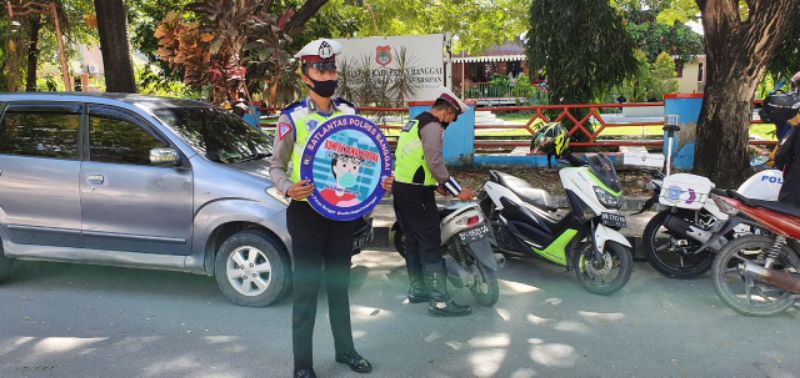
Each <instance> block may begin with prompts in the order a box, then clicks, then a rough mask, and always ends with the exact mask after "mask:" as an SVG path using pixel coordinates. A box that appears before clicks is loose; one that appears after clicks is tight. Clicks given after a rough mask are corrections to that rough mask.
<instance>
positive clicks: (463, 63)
mask: <svg viewBox="0 0 800 378" xmlns="http://www.w3.org/2000/svg"><path fill="white" fill-rule="evenodd" d="M466 54H467V52H466V51H464V49H463V48H462V49H461V99H462V100H463V99H464V88H466V87H467V83H466V82H465V81H464V71H466V70H467V62H466V61H465V60H464V58H465V57H466Z"/></svg>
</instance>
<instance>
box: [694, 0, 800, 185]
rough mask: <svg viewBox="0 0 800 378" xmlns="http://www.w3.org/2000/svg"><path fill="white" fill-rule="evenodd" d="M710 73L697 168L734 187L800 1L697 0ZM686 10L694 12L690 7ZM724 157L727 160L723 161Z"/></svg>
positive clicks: (744, 170) (740, 177)
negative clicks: (769, 74)
mask: <svg viewBox="0 0 800 378" xmlns="http://www.w3.org/2000/svg"><path fill="white" fill-rule="evenodd" d="M696 2H697V6H698V8H699V10H700V11H701V12H702V20H703V29H704V31H705V36H704V38H705V49H706V70H707V72H708V74H707V79H706V85H705V97H704V100H703V107H702V109H701V111H700V119H699V122H698V124H697V143H696V145H695V160H694V167H695V171H697V172H698V173H699V174H702V175H705V176H707V177H709V178H710V179H711V180H712V181H714V182H715V183H716V184H717V185H718V186H721V187H735V186H736V185H737V184H738V183H739V182H741V180H743V179H744V178H745V177H746V176H747V173H748V171H749V169H748V168H749V156H748V150H747V141H748V134H749V133H748V129H749V127H750V118H751V115H752V111H753V105H752V102H751V99H752V98H753V94H754V93H755V90H756V88H757V86H758V83H759V81H760V80H761V78H762V75H763V73H764V71H765V69H766V68H767V64H768V63H769V60H770V57H771V56H772V55H773V53H774V52H775V50H776V49H777V48H778V46H779V45H780V44H781V42H782V41H783V38H784V35H785V32H786V31H787V30H788V29H789V22H790V21H791V20H792V16H793V15H795V12H796V3H797V2H796V1H795V0H748V1H746V2H745V1H738V2H737V1H722V0H696ZM685 14H691V10H690V11H688V12H687V13H685ZM720 156H725V159H720Z"/></svg>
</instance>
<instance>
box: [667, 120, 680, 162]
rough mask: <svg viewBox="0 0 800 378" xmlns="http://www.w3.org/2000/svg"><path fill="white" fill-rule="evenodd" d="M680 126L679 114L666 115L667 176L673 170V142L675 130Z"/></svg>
mask: <svg viewBox="0 0 800 378" xmlns="http://www.w3.org/2000/svg"><path fill="white" fill-rule="evenodd" d="M680 129H681V128H680V126H678V116H677V115H675V114H668V115H665V116H664V131H665V132H666V133H667V158H666V162H665V164H666V166H667V169H666V170H667V176H669V175H670V173H671V172H672V144H673V141H674V139H675V132H676V131H678V130H680Z"/></svg>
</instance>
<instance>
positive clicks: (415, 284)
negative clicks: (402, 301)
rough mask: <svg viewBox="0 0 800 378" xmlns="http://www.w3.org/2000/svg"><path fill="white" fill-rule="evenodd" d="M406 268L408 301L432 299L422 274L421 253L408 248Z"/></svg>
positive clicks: (419, 301)
mask: <svg viewBox="0 0 800 378" xmlns="http://www.w3.org/2000/svg"><path fill="white" fill-rule="evenodd" d="M406 270H407V271H408V283H409V285H408V301H409V302H410V303H422V302H427V301H429V300H430V299H431V295H430V291H428V286H427V285H425V279H424V278H423V274H422V262H421V261H420V259H419V255H417V254H416V253H409V252H408V249H406Z"/></svg>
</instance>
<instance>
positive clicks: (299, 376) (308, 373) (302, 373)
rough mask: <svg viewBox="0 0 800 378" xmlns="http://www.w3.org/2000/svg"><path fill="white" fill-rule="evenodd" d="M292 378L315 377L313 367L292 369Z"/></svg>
mask: <svg viewBox="0 0 800 378" xmlns="http://www.w3.org/2000/svg"><path fill="white" fill-rule="evenodd" d="M294 378H317V373H315V372H314V369H297V370H295V371H294Z"/></svg>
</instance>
